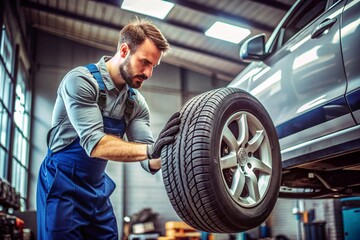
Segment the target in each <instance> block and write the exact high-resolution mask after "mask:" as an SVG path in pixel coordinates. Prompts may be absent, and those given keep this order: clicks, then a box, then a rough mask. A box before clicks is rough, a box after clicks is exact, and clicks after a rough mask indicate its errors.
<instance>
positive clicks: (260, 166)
mask: <svg viewBox="0 0 360 240" xmlns="http://www.w3.org/2000/svg"><path fill="white" fill-rule="evenodd" d="M248 162H249V163H250V164H251V166H252V168H253V169H255V170H259V171H260V172H262V173H266V174H268V175H270V174H271V171H272V170H271V167H270V166H268V165H266V164H265V163H264V162H262V161H260V160H259V159H257V158H255V157H251V158H249V159H248Z"/></svg>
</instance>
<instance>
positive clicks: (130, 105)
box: [85, 63, 136, 123]
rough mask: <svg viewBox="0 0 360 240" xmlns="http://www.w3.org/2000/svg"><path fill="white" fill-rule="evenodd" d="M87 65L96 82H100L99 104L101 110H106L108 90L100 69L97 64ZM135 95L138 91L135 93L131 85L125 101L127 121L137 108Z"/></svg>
mask: <svg viewBox="0 0 360 240" xmlns="http://www.w3.org/2000/svg"><path fill="white" fill-rule="evenodd" d="M85 67H86V68H87V69H88V70H89V71H90V73H91V74H92V75H93V77H94V78H95V80H96V82H97V83H98V84H99V88H100V95H99V102H98V104H99V107H100V110H101V112H102V111H103V110H104V108H105V104H106V92H105V84H104V81H103V80H102V77H101V74H100V71H99V69H98V68H97V67H96V65H95V64H93V63H90V64H88V65H86V66H85ZM135 95H136V93H135V91H134V89H132V88H131V87H129V89H128V94H127V98H126V103H125V111H124V115H125V121H126V122H127V123H129V122H130V117H131V114H132V113H133V111H134V108H135V97H134V96H135Z"/></svg>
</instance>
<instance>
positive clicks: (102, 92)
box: [85, 63, 106, 112]
mask: <svg viewBox="0 0 360 240" xmlns="http://www.w3.org/2000/svg"><path fill="white" fill-rule="evenodd" d="M85 67H86V68H87V69H88V70H89V71H90V73H91V75H93V77H94V78H95V80H96V82H97V83H98V85H99V88H100V95H99V101H98V104H99V107H100V110H101V112H103V111H104V108H105V105H106V92H105V83H104V81H103V80H102V77H101V74H100V71H99V69H98V68H97V67H96V65H95V64H93V63H90V64H88V65H86V66H85Z"/></svg>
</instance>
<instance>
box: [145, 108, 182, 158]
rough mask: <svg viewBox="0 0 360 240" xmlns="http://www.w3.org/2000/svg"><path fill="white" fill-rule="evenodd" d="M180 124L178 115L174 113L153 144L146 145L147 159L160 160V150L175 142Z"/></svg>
mask: <svg viewBox="0 0 360 240" xmlns="http://www.w3.org/2000/svg"><path fill="white" fill-rule="evenodd" d="M180 122H181V121H180V113H179V112H176V113H175V114H174V115H172V116H171V118H170V119H169V121H168V122H167V123H166V125H165V127H164V128H163V130H162V131H161V132H160V134H159V137H158V139H157V140H156V141H155V143H154V144H149V145H147V155H148V158H149V159H154V158H160V155H161V149H162V148H163V147H164V146H165V145H168V144H171V143H173V142H175V135H176V134H177V133H178V132H179V130H180Z"/></svg>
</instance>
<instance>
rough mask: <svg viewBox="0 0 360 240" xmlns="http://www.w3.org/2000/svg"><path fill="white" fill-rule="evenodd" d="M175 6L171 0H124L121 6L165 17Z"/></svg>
mask: <svg viewBox="0 0 360 240" xmlns="http://www.w3.org/2000/svg"><path fill="white" fill-rule="evenodd" d="M173 7H174V4H173V3H171V2H165V1H161V0H124V1H123V3H122V5H121V8H122V9H124V10H129V11H132V12H137V13H141V14H145V15H148V16H151V17H156V18H159V19H164V18H165V17H166V16H167V15H168V13H169V12H170V10H171V9H172V8H173Z"/></svg>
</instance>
